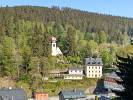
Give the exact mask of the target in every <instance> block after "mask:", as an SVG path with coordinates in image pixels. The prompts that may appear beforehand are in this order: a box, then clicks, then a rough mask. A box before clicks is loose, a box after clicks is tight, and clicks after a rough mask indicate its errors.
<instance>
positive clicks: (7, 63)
mask: <svg viewBox="0 0 133 100" xmlns="http://www.w3.org/2000/svg"><path fill="white" fill-rule="evenodd" d="M132 35H133V19H132V18H125V17H118V16H111V15H103V14H96V13H90V12H86V11H80V10H76V9H71V8H59V7H51V8H48V7H35V6H19V7H1V8H0V75H1V77H5V76H7V77H10V78H11V79H14V80H15V81H17V82H19V84H21V83H26V84H28V86H29V87H30V86H32V87H30V89H38V88H39V85H38V84H39V82H40V80H39V79H41V78H42V77H44V76H47V75H48V71H49V70H50V69H55V68H67V67H69V66H72V64H74V65H77V64H78V65H83V64H84V62H83V61H84V58H85V57H92V56H93V57H102V59H103V63H104V67H111V66H112V65H113V63H115V57H116V56H115V55H116V52H117V50H118V49H119V48H121V47H123V46H125V45H128V43H129V38H130V37H131V36H132ZM52 36H55V37H56V38H57V40H58V41H57V42H58V46H59V47H60V48H61V51H62V52H63V54H64V57H63V58H62V59H64V60H65V62H67V63H65V62H57V59H59V58H60V57H51V37H52ZM35 83H36V84H35ZM33 84H34V85H36V86H34V85H33ZM21 85H22V84H21Z"/></svg>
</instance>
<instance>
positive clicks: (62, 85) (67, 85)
mask: <svg viewBox="0 0 133 100" xmlns="http://www.w3.org/2000/svg"><path fill="white" fill-rule="evenodd" d="M96 83H97V79H87V78H85V79H83V80H58V82H54V83H52V82H45V85H44V86H45V89H44V91H45V92H48V93H49V95H58V93H59V92H60V91H61V90H63V89H74V88H76V89H86V88H89V87H90V86H95V85H96Z"/></svg>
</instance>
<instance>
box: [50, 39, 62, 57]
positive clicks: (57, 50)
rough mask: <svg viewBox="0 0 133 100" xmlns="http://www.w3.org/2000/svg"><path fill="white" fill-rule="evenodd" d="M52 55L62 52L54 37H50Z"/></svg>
mask: <svg viewBox="0 0 133 100" xmlns="http://www.w3.org/2000/svg"><path fill="white" fill-rule="evenodd" d="M51 55H52V56H57V55H62V52H61V50H60V48H59V47H57V45H56V38H55V37H52V54H51Z"/></svg>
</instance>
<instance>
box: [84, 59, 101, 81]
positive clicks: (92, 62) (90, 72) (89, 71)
mask: <svg viewBox="0 0 133 100" xmlns="http://www.w3.org/2000/svg"><path fill="white" fill-rule="evenodd" d="M102 67H103V63H102V59H101V58H86V61H85V75H86V77H87V78H100V77H101V76H102Z"/></svg>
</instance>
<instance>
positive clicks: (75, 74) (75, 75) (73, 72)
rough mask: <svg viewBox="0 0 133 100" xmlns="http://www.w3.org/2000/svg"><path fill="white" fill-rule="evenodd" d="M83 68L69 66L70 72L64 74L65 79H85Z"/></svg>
mask: <svg viewBox="0 0 133 100" xmlns="http://www.w3.org/2000/svg"><path fill="white" fill-rule="evenodd" d="M83 76H84V75H83V69H82V68H76V67H75V68H69V69H68V73H67V74H64V79H68V80H82V79H83Z"/></svg>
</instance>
